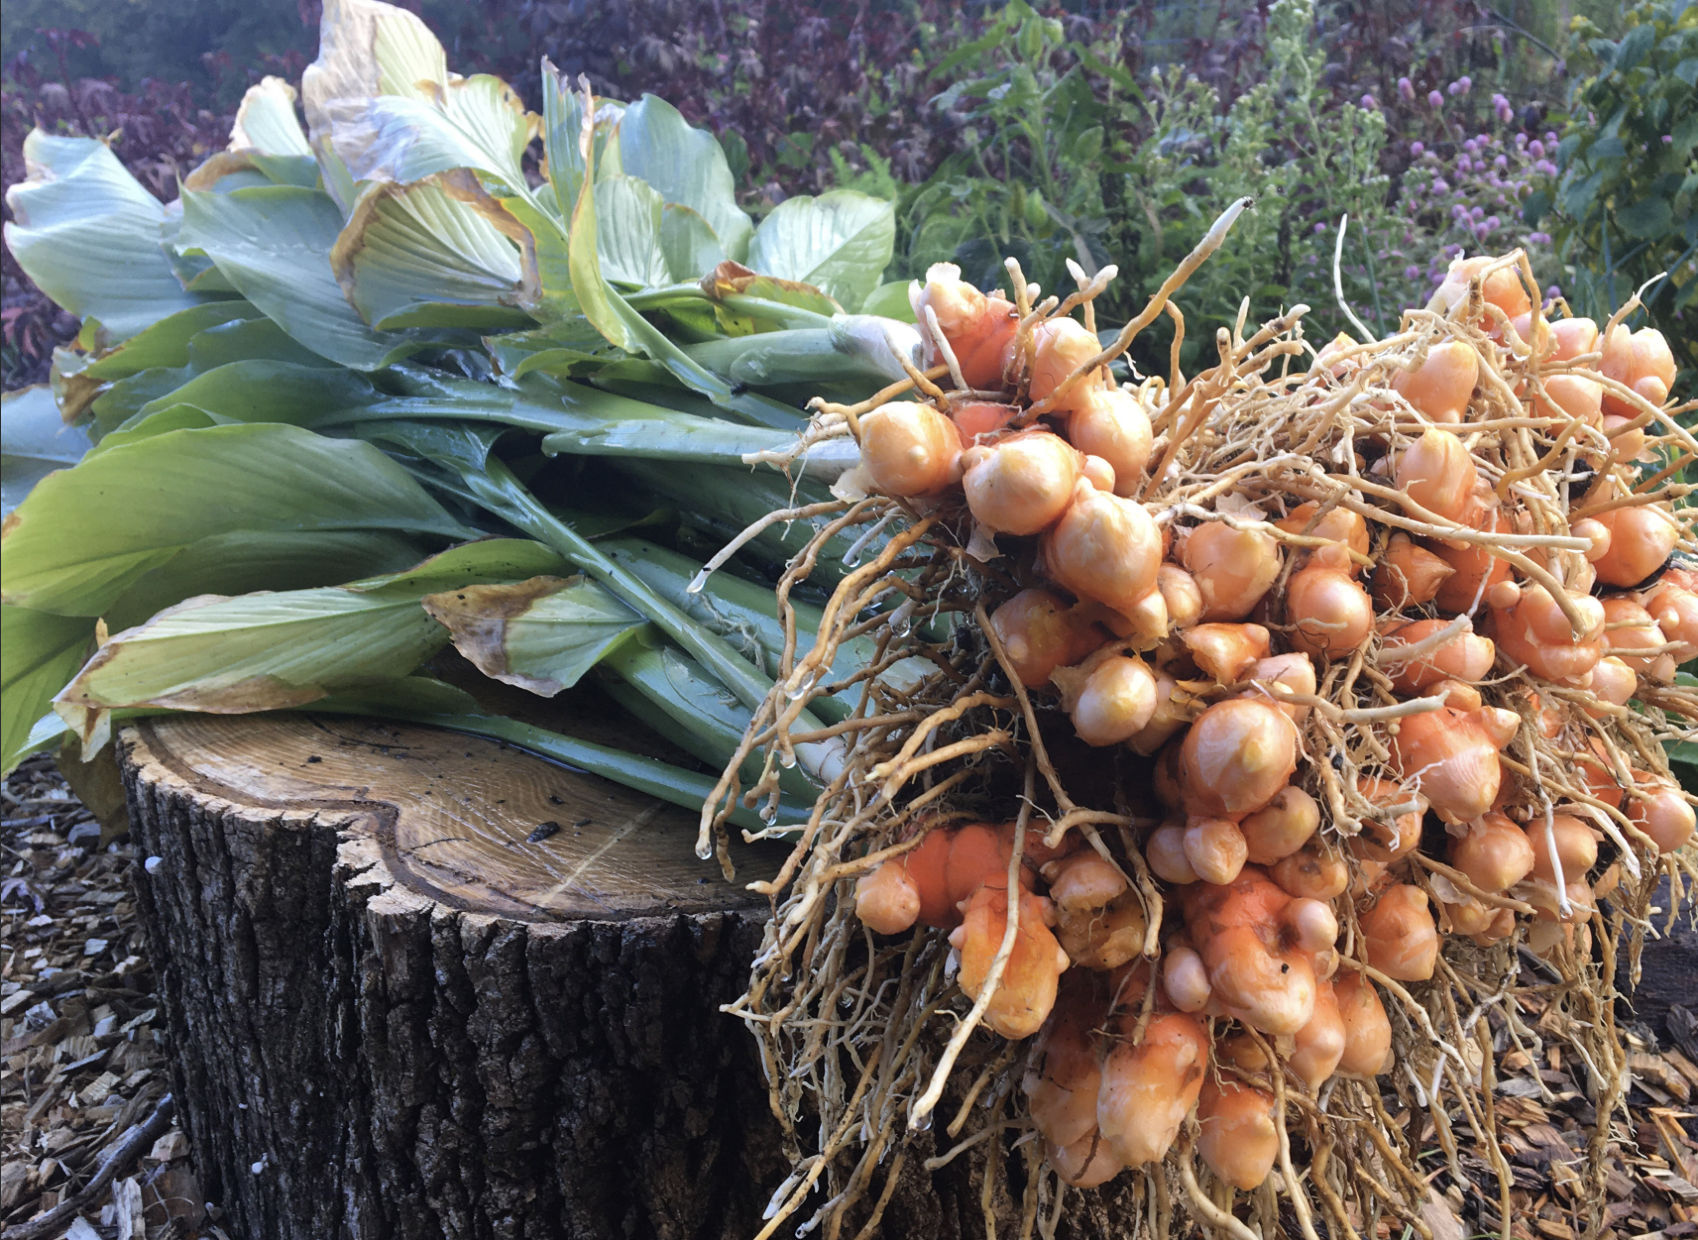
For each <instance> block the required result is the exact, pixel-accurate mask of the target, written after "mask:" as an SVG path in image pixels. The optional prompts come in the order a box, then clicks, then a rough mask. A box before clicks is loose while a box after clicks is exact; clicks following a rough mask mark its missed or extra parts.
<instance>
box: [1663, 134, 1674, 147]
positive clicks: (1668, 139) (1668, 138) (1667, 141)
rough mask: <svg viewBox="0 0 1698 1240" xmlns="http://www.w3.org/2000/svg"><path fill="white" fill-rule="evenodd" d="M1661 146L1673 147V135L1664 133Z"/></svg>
mask: <svg viewBox="0 0 1698 1240" xmlns="http://www.w3.org/2000/svg"><path fill="white" fill-rule="evenodd" d="M1663 145H1664V146H1673V145H1674V135H1673V134H1672V133H1665V134H1664V135H1663Z"/></svg>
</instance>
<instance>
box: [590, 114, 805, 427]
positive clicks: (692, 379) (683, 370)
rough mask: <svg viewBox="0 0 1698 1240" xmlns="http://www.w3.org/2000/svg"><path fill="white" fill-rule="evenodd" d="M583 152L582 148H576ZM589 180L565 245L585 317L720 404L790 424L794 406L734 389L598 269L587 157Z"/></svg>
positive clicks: (748, 416)
mask: <svg viewBox="0 0 1698 1240" xmlns="http://www.w3.org/2000/svg"><path fill="white" fill-rule="evenodd" d="M580 151H581V152H582V148H580ZM586 168H587V169H588V175H589V177H590V179H589V180H586V181H585V182H584V183H583V185H582V186H581V187H580V189H579V192H578V201H577V204H576V206H574V207H573V209H572V227H571V229H570V230H569V234H568V235H569V241H568V249H569V255H570V260H569V262H570V268H571V273H572V291H573V292H574V293H575V294H576V295H577V298H578V304H579V305H580V306H581V307H582V308H583V313H584V317H585V318H587V319H588V320H589V321H590V322H591V323H593V324H594V325H595V328H596V330H597V331H599V332H600V333H601V334H602V335H603V336H604V337H606V338H607V340H608V341H609V342H610V343H612V344H615V345H618V346H619V347H620V348H622V349H625V350H626V351H628V352H631V353H643V354H646V355H647V356H649V357H652V358H653V359H654V360H655V361H657V362H660V363H661V364H662V365H664V366H665V367H666V368H667V369H668V370H670V371H671V372H672V373H673V375H674V376H676V377H677V378H678V380H679V381H680V382H682V383H683V384H684V385H685V386H686V387H689V388H690V389H691V390H693V391H696V392H700V393H701V394H702V395H704V396H706V397H708V398H709V399H710V400H712V401H713V403H714V404H716V405H718V406H719V407H720V408H722V409H727V410H730V411H732V412H734V413H737V414H740V415H742V416H743V417H744V418H745V419H747V420H749V421H753V422H759V423H761V424H763V425H766V426H773V427H779V428H786V427H791V426H795V425H796V423H797V412H796V411H795V410H793V409H791V408H789V407H788V406H785V405H781V404H779V403H778V402H777V401H773V400H768V399H767V398H766V397H763V396H759V395H756V394H754V393H745V392H740V391H734V390H733V389H732V386H731V385H730V384H729V383H727V382H726V381H725V380H723V379H721V378H720V377H719V376H717V375H715V374H714V373H713V372H712V371H710V370H707V369H706V368H704V367H703V366H701V365H699V364H698V363H696V362H694V361H692V360H691V359H690V357H689V356H688V355H687V354H685V353H684V352H683V350H681V349H680V348H679V347H678V346H677V345H676V344H674V343H673V342H672V341H671V340H669V339H667V337H666V336H665V335H664V334H663V333H662V332H661V331H660V329H659V328H657V327H655V326H654V324H652V323H650V322H649V321H648V320H647V319H645V318H643V316H642V315H641V314H639V313H637V312H636V311H635V310H634V309H632V308H631V306H630V304H629V303H627V302H626V301H625V299H624V298H623V297H621V296H620V295H619V294H618V293H617V292H615V291H614V290H613V287H612V286H611V285H610V284H608V283H607V281H606V279H605V278H604V277H603V275H602V269H601V260H600V257H599V249H598V246H599V243H598V241H597V221H596V194H595V192H594V191H595V189H596V186H595V183H594V163H593V160H590V161H587V162H586Z"/></svg>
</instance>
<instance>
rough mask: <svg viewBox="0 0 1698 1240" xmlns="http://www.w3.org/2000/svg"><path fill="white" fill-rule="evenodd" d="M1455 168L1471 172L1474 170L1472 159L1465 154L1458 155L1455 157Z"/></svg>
mask: <svg viewBox="0 0 1698 1240" xmlns="http://www.w3.org/2000/svg"><path fill="white" fill-rule="evenodd" d="M1456 170H1457V171H1458V172H1461V173H1469V172H1472V171H1474V161H1473V160H1471V159H1469V158H1468V156H1466V155H1459V156H1457V158H1456Z"/></svg>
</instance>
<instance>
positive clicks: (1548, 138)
mask: <svg viewBox="0 0 1698 1240" xmlns="http://www.w3.org/2000/svg"><path fill="white" fill-rule="evenodd" d="M1556 144H1557V135H1556V130H1554V129H1553V130H1551V131H1550V132H1549V133H1547V134H1546V135H1545V145H1546V146H1555V145H1556ZM1553 287H1554V286H1553Z"/></svg>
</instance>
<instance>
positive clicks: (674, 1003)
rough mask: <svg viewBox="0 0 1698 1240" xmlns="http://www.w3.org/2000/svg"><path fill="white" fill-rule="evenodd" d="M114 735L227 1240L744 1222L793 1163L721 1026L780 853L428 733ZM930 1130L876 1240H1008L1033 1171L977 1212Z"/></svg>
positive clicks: (973, 1189)
mask: <svg viewBox="0 0 1698 1240" xmlns="http://www.w3.org/2000/svg"><path fill="white" fill-rule="evenodd" d="M118 749H119V759H120V764H121V766H122V769H123V776H124V783H125V787H126V789H127V792H128V801H129V813H130V820H131V824H132V828H131V829H132V832H133V834H134V836H135V839H136V843H137V844H138V846H139V847H140V848H141V850H142V855H143V856H144V857H145V858H146V859H147V860H146V863H145V865H144V866H143V867H142V871H141V872H140V873H139V874H138V879H137V887H138V897H137V899H138V909H139V912H140V915H141V919H142V921H143V924H144V925H145V927H146V931H147V934H148V938H149V950H150V952H151V954H152V956H153V960H154V963H155V967H156V970H157V975H158V978H159V986H160V993H161V997H162V1001H163V1003H164V1005H165V1007H166V1017H167V1021H168V1028H169V1029H170V1036H171V1046H172V1060H173V1074H174V1078H175V1079H174V1086H175V1092H176V1095H177V1097H178V1099H179V1106H180V1114H181V1116H182V1119H183V1122H184V1125H185V1127H186V1129H187V1130H188V1132H189V1134H190V1139H191V1142H192V1145H193V1150H194V1157H195V1163H196V1166H197V1169H198V1170H199V1173H200V1175H201V1177H202V1181H203V1183H204V1184H205V1186H206V1193H207V1198H208V1200H212V1201H215V1202H218V1203H220V1204H221V1205H222V1207H223V1208H224V1210H225V1211H226V1212H227V1213H228V1215H229V1216H230V1217H229V1219H228V1220H227V1221H226V1223H225V1227H226V1230H228V1231H230V1233H231V1234H232V1235H239V1236H244V1237H253V1238H255V1240H258V1238H259V1237H266V1238H267V1240H331V1238H338V1240H437V1238H441V1240H472V1238H474V1237H476V1238H480V1240H481V1238H485V1237H503V1238H506V1237H511V1238H514V1240H519V1238H524V1240H561V1238H566V1237H571V1238H574V1240H576V1238H578V1237H595V1238H597V1240H600V1238H602V1237H608V1238H612V1237H621V1238H631V1240H637V1238H642V1237H664V1238H667V1240H673V1238H676V1240H693V1238H697V1237H701V1238H709V1237H715V1238H717V1237H727V1238H729V1237H752V1236H753V1235H754V1234H755V1233H756V1232H758V1231H759V1230H760V1229H761V1226H762V1214H763V1212H764V1210H765V1208H766V1205H767V1202H768V1201H769V1200H770V1198H771V1195H772V1193H773V1191H774V1190H775V1189H776V1188H777V1187H778V1186H779V1184H780V1183H782V1182H783V1180H784V1179H785V1177H786V1175H787V1174H788V1172H789V1170H790V1163H789V1161H788V1159H787V1158H785V1156H784V1154H783V1152H782V1150H781V1149H780V1137H779V1129H778V1125H777V1123H776V1121H775V1120H774V1118H773V1116H772V1114H771V1112H770V1110H769V1109H768V1102H767V1086H766V1082H765V1079H764V1077H763V1075H762V1071H761V1067H760V1062H759V1056H758V1054H757V1051H756V1046H755V1040H754V1039H753V1038H752V1037H750V1035H749V1033H748V1032H747V1031H746V1030H745V1029H744V1027H743V1025H742V1024H741V1023H740V1022H739V1021H737V1020H736V1019H734V1018H732V1017H729V1016H726V1015H725V1014H723V1013H722V1012H721V1011H720V1010H719V1009H720V1005H721V1004H724V1003H728V1002H730V1001H732V1000H733V999H735V998H736V997H737V996H738V995H739V994H741V993H742V991H743V988H744V986H745V984H746V983H747V980H748V973H749V965H750V962H751V960H752V959H753V956H754V953H755V951H756V950H757V948H758V945H759V942H760V937H761V931H762V926H763V922H764V919H765V917H766V916H767V914H768V912H769V909H768V906H767V904H766V903H765V901H764V899H762V898H760V897H756V896H754V895H752V894H751V893H749V892H748V891H746V890H745V889H744V888H743V886H742V885H741V882H742V881H746V878H747V877H749V876H761V875H767V874H771V873H772V872H773V871H774V870H775V869H776V868H777V865H778V861H779V858H781V857H782V856H783V855H784V850H782V849H780V848H777V847H776V846H773V847H770V848H769V849H766V850H757V849H743V850H741V855H740V856H739V858H738V862H739V866H738V868H739V873H740V875H743V876H745V877H744V879H742V880H740V881H739V882H738V883H728V882H726V881H724V880H723V879H722V877H721V875H720V871H719V868H718V866H717V865H713V864H711V863H700V862H697V861H696V860H695V857H694V854H693V852H692V844H693V842H694V838H695V816H694V815H693V814H690V813H688V812H686V811H683V810H680V809H677V808H675V807H672V806H668V805H665V804H662V803H660V802H657V801H654V800H652V799H650V798H648V797H645V796H642V795H641V794H638V793H634V792H631V791H629V790H627V789H624V788H622V787H620V786H618V785H615V784H612V783H609V782H607V781H605V780H601V779H598V778H595V777H593V776H588V775H585V774H582V773H578V772H574V771H571V770H568V769H565V768H562V767H559V766H556V765H554V764H551V763H549V762H546V761H543V760H541V759H539V758H536V757H533V756H531V755H529V754H525V753H522V752H520V751H517V750H514V749H510V748H507V747H505V746H502V745H499V744H495V743H492V742H489V741H484V740H479V739H475V738H470V737H465V736H460V735H457V734H453V733H448V732H442V731H437V730H433V729H429V728H421V727H412V726H407V725H400V724H391V723H387V722H380V721H374V720H365V719H351V718H346V717H340V716H309V715H280V716H270V717H234V718H232V717H219V716H204V715H203V716H180V717H172V718H168V719H163V718H162V719H154V720H144V721H141V722H138V723H136V724H133V725H131V726H129V727H126V728H125V729H123V731H122V732H121V735H120V737H119V743H118ZM937 1142H942V1143H943V1144H945V1145H947V1144H948V1143H949V1142H948V1140H947V1138H944V1137H943V1136H942V1134H941V1133H939V1134H936V1136H935V1137H934V1134H931V1133H927V1134H923V1136H922V1137H921V1139H920V1141H919V1142H918V1143H917V1145H916V1146H915V1147H914V1149H912V1150H911V1152H910V1157H909V1158H908V1160H907V1161H906V1163H905V1164H904V1169H903V1171H902V1174H901V1177H900V1181H899V1184H898V1186H897V1188H896V1191H895V1192H894V1193H893V1194H892V1195H891V1196H890V1198H889V1200H888V1202H887V1204H886V1208H885V1211H884V1215H883V1224H884V1226H883V1234H885V1235H887V1236H892V1237H898V1236H910V1235H926V1236H928V1237H935V1238H936V1240H951V1238H953V1237H960V1236H981V1235H984V1234H986V1232H987V1228H986V1225H985V1224H986V1216H987V1213H988V1214H989V1215H991V1216H992V1217H994V1219H995V1222H996V1230H997V1232H998V1234H1018V1232H1019V1229H1020V1223H1021V1193H1022V1190H1023V1182H1024V1159H1023V1157H1021V1156H1020V1155H1019V1154H1018V1153H1015V1154H1014V1155H1013V1156H1012V1157H1011V1158H1009V1159H1008V1160H1007V1162H1006V1166H1007V1168H1008V1172H1007V1175H1006V1176H1001V1177H999V1178H998V1179H997V1180H995V1181H993V1184H992V1190H991V1192H989V1193H988V1194H987V1193H985V1192H984V1191H983V1190H984V1172H983V1165H984V1164H983V1161H982V1153H983V1151H982V1150H980V1151H974V1152H973V1155H972V1156H970V1157H969V1156H962V1157H959V1158H956V1159H955V1160H954V1161H952V1162H949V1163H948V1164H947V1165H945V1166H941V1167H938V1168H936V1169H935V1170H928V1169H927V1168H926V1167H925V1165H924V1163H925V1159H926V1158H927V1156H928V1155H932V1154H935V1153H936V1152H937V1149H938V1145H937ZM1129 1179H1130V1177H1125V1176H1122V1177H1120V1179H1119V1180H1118V1181H1116V1182H1115V1183H1113V1184H1111V1185H1109V1186H1107V1187H1106V1188H1105V1189H1103V1190H1099V1191H1096V1192H1090V1193H1079V1192H1076V1191H1075V1192H1072V1193H1070V1194H1068V1202H1067V1207H1066V1209H1065V1211H1064V1214H1063V1217H1062V1220H1061V1224H1062V1225H1061V1227H1060V1231H1059V1234H1060V1235H1062V1236H1067V1237H1086V1236H1106V1235H1116V1234H1122V1233H1123V1231H1124V1229H1125V1227H1126V1226H1127V1225H1129V1220H1130V1219H1131V1218H1133V1217H1135V1216H1136V1213H1137V1208H1136V1207H1135V1206H1134V1205H1133V1204H1132V1203H1131V1201H1130V1200H1129V1199H1127V1198H1129V1195H1130V1194H1129V1188H1128V1185H1127V1184H1126V1183H1125V1181H1127V1180H1129ZM867 1205H868V1206H869V1207H870V1205H871V1202H868V1203H867ZM799 1221H800V1219H792V1220H791V1221H790V1222H789V1224H788V1225H786V1227H785V1228H784V1231H785V1232H786V1233H788V1232H790V1231H793V1230H794V1228H795V1225H796V1223H797V1222H799ZM859 1226H860V1221H859V1220H856V1221H852V1226H851V1229H850V1230H847V1231H845V1232H844V1235H845V1236H848V1235H851V1234H853V1230H854V1229H856V1228H858V1227H859Z"/></svg>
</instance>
